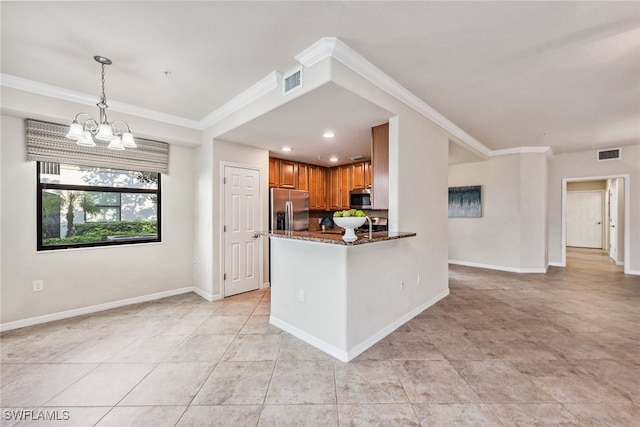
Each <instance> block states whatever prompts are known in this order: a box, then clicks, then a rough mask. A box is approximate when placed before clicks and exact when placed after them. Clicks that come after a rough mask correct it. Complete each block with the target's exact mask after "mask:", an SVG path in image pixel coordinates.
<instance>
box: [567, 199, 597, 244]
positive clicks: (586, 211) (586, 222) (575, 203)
mask: <svg viewBox="0 0 640 427" xmlns="http://www.w3.org/2000/svg"><path fill="white" fill-rule="evenodd" d="M602 202H603V193H602V191H575V192H570V193H567V246H576V247H581V248H600V249H602Z"/></svg>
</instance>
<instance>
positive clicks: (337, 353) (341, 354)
mask: <svg viewBox="0 0 640 427" xmlns="http://www.w3.org/2000/svg"><path fill="white" fill-rule="evenodd" d="M269 323H271V324H272V325H274V326H277V327H278V328H280V329H282V330H283V331H285V332H288V333H290V334H291V335H293V336H294V337H296V338H299V339H301V340H302V341H304V342H306V343H307V344H310V345H312V346H314V347H315V348H317V349H319V350H322V351H324V352H325V353H327V354H328V355H330V356H333V357H335V358H336V359H338V360H340V361H342V362H348V361H349V357H348V353H347V352H346V351H344V350H341V349H339V348H338V347H335V346H333V345H331V344H327V343H326V342H324V341H322V340H319V339H318V338H316V337H314V336H313V335H309V334H308V333H306V332H305V331H303V330H302V329H298V328H297V327H295V326H293V325H292V324H291V323H289V322H285V321H284V320H281V319H278V318H277V317H274V316H273V315H272V316H269Z"/></svg>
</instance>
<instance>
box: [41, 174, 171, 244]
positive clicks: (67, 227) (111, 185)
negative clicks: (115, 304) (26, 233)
mask: <svg viewBox="0 0 640 427" xmlns="http://www.w3.org/2000/svg"><path fill="white" fill-rule="evenodd" d="M36 170H37V182H38V195H37V197H38V200H37V203H38V250H39V251H46V250H52V249H66V248H78V247H88V246H107V245H118V244H131V243H145V242H160V241H161V239H160V229H161V228H160V211H161V210H160V200H161V197H160V194H161V192H160V177H161V174H160V173H156V172H137V171H122V170H115V169H107V168H100V167H92V166H74V165H68V164H57V163H50V162H37V168H36Z"/></svg>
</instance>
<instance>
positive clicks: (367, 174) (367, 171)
mask: <svg viewBox="0 0 640 427" xmlns="http://www.w3.org/2000/svg"><path fill="white" fill-rule="evenodd" d="M364 188H367V189H369V188H371V162H364Z"/></svg>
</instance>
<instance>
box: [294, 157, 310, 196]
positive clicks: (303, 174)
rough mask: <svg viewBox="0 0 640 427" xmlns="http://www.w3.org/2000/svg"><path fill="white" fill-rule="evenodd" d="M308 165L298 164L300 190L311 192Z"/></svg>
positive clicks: (298, 187)
mask: <svg viewBox="0 0 640 427" xmlns="http://www.w3.org/2000/svg"><path fill="white" fill-rule="evenodd" d="M310 166H311V165H308V164H306V163H298V186H297V189H298V190H305V191H309V167H310Z"/></svg>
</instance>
